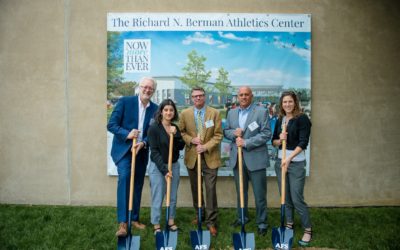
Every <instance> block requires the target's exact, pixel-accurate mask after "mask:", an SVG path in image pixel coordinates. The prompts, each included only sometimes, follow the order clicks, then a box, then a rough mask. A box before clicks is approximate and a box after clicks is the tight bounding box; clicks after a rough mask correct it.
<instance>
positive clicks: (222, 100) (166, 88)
mask: <svg viewBox="0 0 400 250" xmlns="http://www.w3.org/2000/svg"><path fill="white" fill-rule="evenodd" d="M154 79H156V80H157V90H156V92H155V93H154V95H153V101H154V102H156V103H160V102H161V101H162V100H164V99H167V98H169V99H172V100H174V102H175V103H176V104H177V105H178V106H187V105H190V100H191V98H190V88H189V87H188V86H187V85H186V84H184V83H183V82H182V81H181V79H180V77H179V76H155V77H154ZM251 88H252V89H253V94H254V100H255V101H256V102H268V101H270V100H269V99H268V97H279V95H280V93H281V92H282V90H283V85H254V86H251ZM238 89H239V86H231V87H230V90H229V93H230V94H228V95H227V96H221V95H220V92H219V91H218V89H216V88H215V87H214V83H213V82H207V83H206V91H207V103H208V104H209V105H213V106H222V105H225V104H226V103H228V102H229V103H230V102H236V101H237V96H236V93H237V90H238ZM135 93H138V86H136V87H135Z"/></svg>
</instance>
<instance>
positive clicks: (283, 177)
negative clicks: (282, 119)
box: [281, 124, 286, 205]
mask: <svg viewBox="0 0 400 250" xmlns="http://www.w3.org/2000/svg"><path fill="white" fill-rule="evenodd" d="M282 133H286V124H283V125H282ZM283 160H286V140H282V161H283ZM285 192H286V171H285V170H284V169H283V168H282V167H281V205H283V204H285Z"/></svg>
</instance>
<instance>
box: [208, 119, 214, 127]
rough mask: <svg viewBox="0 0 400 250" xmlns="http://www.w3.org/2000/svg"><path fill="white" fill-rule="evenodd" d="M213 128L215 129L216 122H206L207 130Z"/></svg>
mask: <svg viewBox="0 0 400 250" xmlns="http://www.w3.org/2000/svg"><path fill="white" fill-rule="evenodd" d="M211 127H214V121H213V120H208V121H206V128H211Z"/></svg>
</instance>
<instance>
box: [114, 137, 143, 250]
mask: <svg viewBox="0 0 400 250" xmlns="http://www.w3.org/2000/svg"><path fill="white" fill-rule="evenodd" d="M136 140H137V139H136V137H135V138H133V143H132V145H135V144H136ZM135 165H136V148H133V150H132V163H131V182H130V189H129V211H128V235H127V236H126V237H118V250H125V249H129V250H139V248H140V236H134V235H132V233H131V230H132V224H131V223H132V221H131V220H132V203H133V191H134V189H133V188H134V183H135Z"/></svg>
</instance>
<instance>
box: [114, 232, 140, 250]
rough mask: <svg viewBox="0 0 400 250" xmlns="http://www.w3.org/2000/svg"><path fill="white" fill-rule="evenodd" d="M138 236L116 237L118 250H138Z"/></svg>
mask: <svg viewBox="0 0 400 250" xmlns="http://www.w3.org/2000/svg"><path fill="white" fill-rule="evenodd" d="M139 249H140V236H134V235H132V236H127V237H118V250H139Z"/></svg>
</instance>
